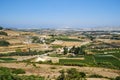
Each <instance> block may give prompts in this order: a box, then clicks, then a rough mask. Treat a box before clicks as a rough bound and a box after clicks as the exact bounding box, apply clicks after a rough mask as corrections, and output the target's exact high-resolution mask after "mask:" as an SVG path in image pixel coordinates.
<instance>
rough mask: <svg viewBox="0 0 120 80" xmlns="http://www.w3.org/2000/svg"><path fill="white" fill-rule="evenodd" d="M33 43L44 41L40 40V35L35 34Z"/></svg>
mask: <svg viewBox="0 0 120 80" xmlns="http://www.w3.org/2000/svg"><path fill="white" fill-rule="evenodd" d="M32 43H42V41H41V40H40V38H39V37H37V36H33V37H32Z"/></svg>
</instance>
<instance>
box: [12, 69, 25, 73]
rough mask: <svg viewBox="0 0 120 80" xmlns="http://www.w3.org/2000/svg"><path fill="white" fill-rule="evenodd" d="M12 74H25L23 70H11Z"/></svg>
mask: <svg viewBox="0 0 120 80" xmlns="http://www.w3.org/2000/svg"><path fill="white" fill-rule="evenodd" d="M12 73H14V74H25V71H24V70H23V69H13V70H12Z"/></svg>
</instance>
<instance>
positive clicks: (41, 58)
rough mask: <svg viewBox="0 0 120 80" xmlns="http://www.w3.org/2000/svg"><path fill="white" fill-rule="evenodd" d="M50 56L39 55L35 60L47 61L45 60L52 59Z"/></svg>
mask: <svg viewBox="0 0 120 80" xmlns="http://www.w3.org/2000/svg"><path fill="white" fill-rule="evenodd" d="M50 60H51V59H50V57H48V56H38V57H37V58H36V59H35V62H39V61H42V62H45V61H50Z"/></svg>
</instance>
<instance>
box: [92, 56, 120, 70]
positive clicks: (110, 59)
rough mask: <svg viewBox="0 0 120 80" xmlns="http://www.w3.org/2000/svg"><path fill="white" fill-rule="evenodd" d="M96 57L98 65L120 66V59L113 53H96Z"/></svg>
mask: <svg viewBox="0 0 120 80" xmlns="http://www.w3.org/2000/svg"><path fill="white" fill-rule="evenodd" d="M94 58H95V61H96V63H97V65H98V66H104V67H111V68H114V67H116V68H120V61H119V60H118V59H116V58H114V56H113V55H95V56H94Z"/></svg>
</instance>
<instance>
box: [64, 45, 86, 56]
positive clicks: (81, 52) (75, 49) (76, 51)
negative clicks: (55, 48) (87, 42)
mask: <svg viewBox="0 0 120 80" xmlns="http://www.w3.org/2000/svg"><path fill="white" fill-rule="evenodd" d="M63 49H64V52H63V53H64V55H65V54H67V53H73V54H75V55H84V54H85V46H81V47H75V46H73V47H72V48H71V49H68V48H67V47H64V48H63Z"/></svg>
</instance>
